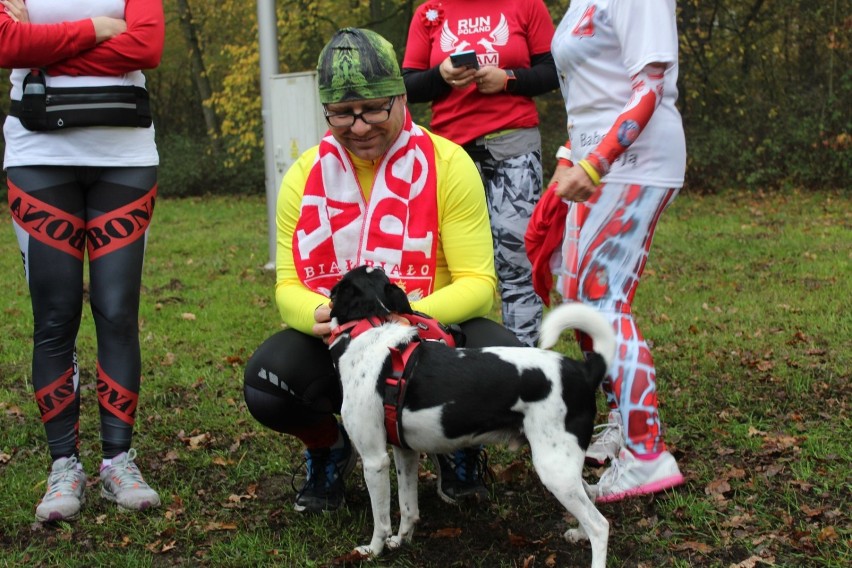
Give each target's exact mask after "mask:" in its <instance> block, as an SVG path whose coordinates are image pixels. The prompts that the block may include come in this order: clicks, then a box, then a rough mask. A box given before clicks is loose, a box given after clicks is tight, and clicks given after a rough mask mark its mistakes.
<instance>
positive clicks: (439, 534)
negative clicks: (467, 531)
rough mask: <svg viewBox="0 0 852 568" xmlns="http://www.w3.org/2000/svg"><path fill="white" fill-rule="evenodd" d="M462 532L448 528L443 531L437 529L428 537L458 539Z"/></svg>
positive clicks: (454, 528)
mask: <svg viewBox="0 0 852 568" xmlns="http://www.w3.org/2000/svg"><path fill="white" fill-rule="evenodd" d="M461 533H462V530H461V529H460V528H456V527H448V528H445V529H438V530H436V531H435V532H433V533H432V534H430V535H429V537H431V538H458V537H459V536H461Z"/></svg>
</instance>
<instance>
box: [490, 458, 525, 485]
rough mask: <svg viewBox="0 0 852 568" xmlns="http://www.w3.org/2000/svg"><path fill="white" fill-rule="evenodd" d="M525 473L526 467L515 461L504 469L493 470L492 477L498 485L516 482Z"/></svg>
mask: <svg viewBox="0 0 852 568" xmlns="http://www.w3.org/2000/svg"><path fill="white" fill-rule="evenodd" d="M526 471H527V466H526V464H525V463H523V462H520V461H516V462H512V463H510V464H509V465H507V466H506V467H504V468H502V469H501V468H496V467H495V468H494V477H495V479H496V480H497V481H499V482H500V483H508V482H510V481H517V480H518V479H520V478H521V477H523V476H524V474H525V473H526Z"/></svg>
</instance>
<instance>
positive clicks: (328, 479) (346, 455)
mask: <svg viewBox="0 0 852 568" xmlns="http://www.w3.org/2000/svg"><path fill="white" fill-rule="evenodd" d="M340 432H341V434H342V435H343V447H341V448H337V449H331V448H316V449H312V450H307V451H305V463H306V466H307V469H308V477H307V479H305V483H304V485H302V487H301V489H299V490H298V491H297V493H296V505H295V509H296V510H297V511H299V512H302V511H307V512H309V513H320V512H323V511H336V510H337V509H339V508H340V507H341V505H343V504H344V502H345V500H346V499H345V486H344V482H343V478H344V477H346V475H348V474H349V472H351V471H352V469H353V468H354V467H355V459H356V457H355V452H353V451H352V443H351V442H350V441H349V436H348V435H347V434H346V431H345V430H344V429H343V427H342V426H341V428H340Z"/></svg>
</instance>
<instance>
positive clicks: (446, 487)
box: [432, 446, 488, 505]
mask: <svg viewBox="0 0 852 568" xmlns="http://www.w3.org/2000/svg"><path fill="white" fill-rule="evenodd" d="M432 461H433V463H437V466H438V467H437V468H436V469H437V471H438V495H439V496H440V497H441V499H443V500H444V501H446V502H447V503H450V504H453V505H455V504H458V503H459V502H461V501H484V500H486V499H487V498H488V488H487V487H486V486H485V475H486V473H487V471H488V456H487V455H486V453H485V450H484V449H483V448H482V446H480V447H478V448H465V449H463V450H456V451H455V452H453V453H452V454H437V455H434V456H432Z"/></svg>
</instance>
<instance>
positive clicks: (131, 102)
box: [9, 70, 152, 131]
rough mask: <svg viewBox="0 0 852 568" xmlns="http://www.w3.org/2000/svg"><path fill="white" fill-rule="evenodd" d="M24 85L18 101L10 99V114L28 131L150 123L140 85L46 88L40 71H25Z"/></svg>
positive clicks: (145, 92)
mask: <svg viewBox="0 0 852 568" xmlns="http://www.w3.org/2000/svg"><path fill="white" fill-rule="evenodd" d="M23 87H24V94H23V96H22V97H21V100H20V101H14V100H13V101H12V102H11V105H10V107H9V114H10V115H12V116H14V117H17V118H18V119H19V120H20V121H21V124H22V125H23V126H24V128H26V129H27V130H34V131H46V130H62V129H65V128H73V127H76V126H132V127H138V128H148V127H149V126H151V122H152V121H151V106H150V104H149V102H148V91H146V90H145V89H143V88H142V87H122V86H109V87H68V88H58V87H48V86H46V84H45V81H44V74H43V73H42V72H41V71H39V70H33V71H31V72H30V73H28V74H27V76H26V78H24V85H23Z"/></svg>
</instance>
